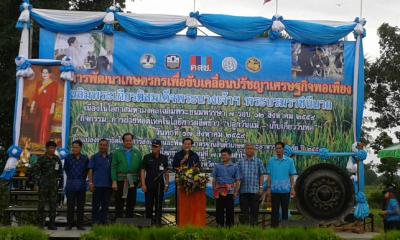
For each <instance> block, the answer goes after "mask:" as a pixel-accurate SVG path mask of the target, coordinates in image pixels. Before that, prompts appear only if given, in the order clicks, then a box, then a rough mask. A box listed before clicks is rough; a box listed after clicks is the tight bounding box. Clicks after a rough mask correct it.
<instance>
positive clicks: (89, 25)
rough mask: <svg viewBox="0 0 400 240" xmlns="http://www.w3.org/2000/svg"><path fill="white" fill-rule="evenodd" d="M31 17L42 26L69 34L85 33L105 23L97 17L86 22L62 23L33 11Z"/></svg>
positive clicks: (52, 30)
mask: <svg viewBox="0 0 400 240" xmlns="http://www.w3.org/2000/svg"><path fill="white" fill-rule="evenodd" d="M31 17H32V19H33V20H35V21H36V22H37V23H38V24H39V25H40V26H41V27H43V28H44V29H46V30H49V31H51V32H61V33H67V34H76V33H85V32H90V31H92V30H93V29H96V28H97V27H98V26H100V25H102V24H103V19H95V20H91V21H85V22H77V23H60V22H56V21H53V20H50V19H47V18H44V17H43V16H41V15H39V14H37V13H36V12H34V11H31Z"/></svg>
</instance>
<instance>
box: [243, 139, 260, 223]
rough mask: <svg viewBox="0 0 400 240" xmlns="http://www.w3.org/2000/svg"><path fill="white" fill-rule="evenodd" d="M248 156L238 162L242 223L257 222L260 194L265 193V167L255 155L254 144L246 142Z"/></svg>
mask: <svg viewBox="0 0 400 240" xmlns="http://www.w3.org/2000/svg"><path fill="white" fill-rule="evenodd" d="M245 154H246V157H245V158H242V159H240V160H239V162H238V167H239V172H240V196H239V197H240V198H239V199H240V210H241V212H242V215H241V218H240V220H241V224H250V225H252V226H254V225H256V224H257V219H258V207H259V200H260V196H261V194H262V193H263V185H264V173H265V168H264V165H263V163H262V161H261V160H260V159H259V158H257V157H255V147H254V145H253V144H246V148H245Z"/></svg>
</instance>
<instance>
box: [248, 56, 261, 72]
mask: <svg viewBox="0 0 400 240" xmlns="http://www.w3.org/2000/svg"><path fill="white" fill-rule="evenodd" d="M246 69H247V70H248V71H250V72H252V73H257V72H259V71H260V70H261V60H260V59H258V58H256V57H251V58H249V59H247V61H246Z"/></svg>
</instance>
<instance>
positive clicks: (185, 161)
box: [172, 138, 201, 169]
mask: <svg viewBox="0 0 400 240" xmlns="http://www.w3.org/2000/svg"><path fill="white" fill-rule="evenodd" d="M193 143H194V142H193V139H191V138H184V139H183V141H182V150H181V151H179V152H177V153H176V154H175V156H174V160H173V162H172V166H173V168H174V169H177V168H179V167H183V166H186V167H188V168H192V167H197V168H201V164H200V158H199V155H197V153H195V152H193V151H192V147H193Z"/></svg>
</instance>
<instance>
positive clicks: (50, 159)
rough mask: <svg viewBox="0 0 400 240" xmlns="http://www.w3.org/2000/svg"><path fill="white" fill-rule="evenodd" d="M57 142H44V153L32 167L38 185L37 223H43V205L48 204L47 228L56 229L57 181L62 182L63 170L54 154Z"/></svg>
mask: <svg viewBox="0 0 400 240" xmlns="http://www.w3.org/2000/svg"><path fill="white" fill-rule="evenodd" d="M56 148H57V144H56V143H55V142H54V141H48V142H47V143H46V153H45V155H43V156H41V157H40V158H39V159H38V161H37V162H36V164H35V165H34V167H33V173H34V174H33V176H34V180H35V182H36V183H37V184H38V186H39V204H38V211H37V214H38V224H39V226H41V227H44V225H45V217H44V212H45V205H46V203H48V204H49V226H48V229H49V230H57V227H56V226H55V219H56V208H57V194H58V186H59V182H62V181H63V180H62V178H63V170H62V163H61V160H60V158H59V157H57V155H56V154H55V151H56Z"/></svg>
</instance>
